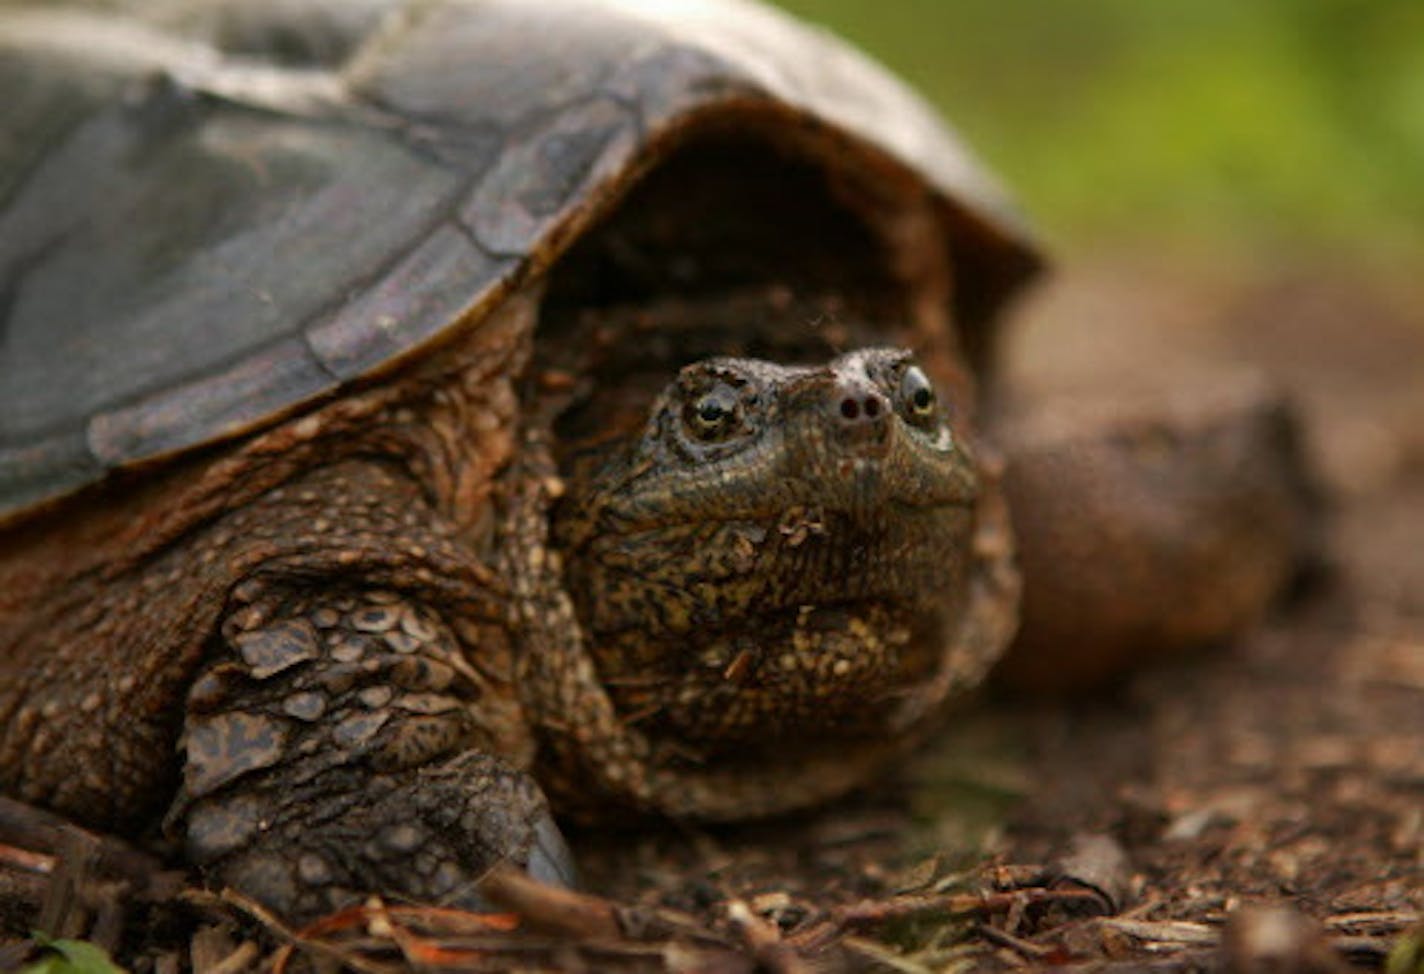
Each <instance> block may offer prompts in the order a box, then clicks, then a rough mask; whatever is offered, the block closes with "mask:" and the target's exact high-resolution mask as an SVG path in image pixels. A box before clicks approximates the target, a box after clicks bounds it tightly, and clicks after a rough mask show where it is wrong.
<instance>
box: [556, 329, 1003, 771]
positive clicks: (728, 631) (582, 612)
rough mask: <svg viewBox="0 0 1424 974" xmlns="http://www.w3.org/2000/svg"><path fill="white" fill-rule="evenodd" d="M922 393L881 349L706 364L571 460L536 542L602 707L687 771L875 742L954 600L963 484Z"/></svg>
mask: <svg viewBox="0 0 1424 974" xmlns="http://www.w3.org/2000/svg"><path fill="white" fill-rule="evenodd" d="M907 390H911V391H907ZM913 390H918V391H919V394H920V396H921V398H922V399H923V400H924V401H923V402H922V403H921V404H920V406H919V407H916V405H915V404H914V403H913V402H912V399H911V395H912V391H913ZM932 396H933V389H932V387H931V386H930V384H929V380H928V379H927V378H926V377H925V375H924V373H923V372H922V371H921V370H920V369H919V368H918V367H917V366H916V365H915V364H914V362H913V359H912V357H911V356H910V355H909V353H908V352H904V351H899V350H888V349H880V350H871V351H865V352H856V353H852V354H849V355H845V356H842V357H840V358H837V359H835V360H834V361H832V362H830V363H829V364H827V365H824V366H819V367H804V368H789V367H784V366H778V365H773V364H771V363H767V362H759V361H754V360H748V359H714V360H711V361H708V362H701V363H697V364H694V365H690V366H687V367H686V368H684V369H683V370H682V372H681V374H680V375H679V376H678V378H677V380H676V381H675V382H673V383H672V385H671V386H670V387H669V388H668V389H667V390H665V391H664V392H663V393H662V394H661V396H659V398H658V400H657V402H656V404H655V405H654V407H653V410H652V416H651V419H650V420H649V421H648V425H647V427H646V428H645V429H643V430H640V431H638V432H637V433H636V434H635V435H633V436H630V437H629V438H628V439H627V441H617V442H613V443H609V442H607V441H602V442H600V443H598V444H597V446H596V447H594V448H591V449H590V450H588V451H586V452H584V453H575V454H574V457H573V459H572V460H571V461H570V462H569V467H570V469H569V471H568V473H567V476H566V489H567V493H566V495H565V497H564V499H563V500H562V502H561V503H560V505H559V507H558V508H557V510H556V514H555V520H554V533H553V537H554V542H555V544H556V545H557V546H558V547H559V549H560V550H561V552H562V554H563V557H564V563H565V566H566V572H567V578H568V584H569V590H570V593H571V594H572V596H573V598H574V601H575V604H576V605H577V607H578V610H579V617H580V620H581V621H582V623H583V627H584V630H585V632H586V635H587V640H588V642H589V644H590V646H591V649H592V652H593V654H594V656H595V658H596V660H597V664H598V668H599V673H600V676H601V677H602V679H603V680H604V681H605V682H606V683H607V684H609V685H610V686H611V687H612V688H613V696H614V699H615V701H616V702H617V704H618V707H619V709H620V710H621V711H622V712H624V713H625V714H629V715H635V723H637V724H638V725H639V726H642V727H644V728H647V729H649V730H652V731H655V732H657V733H659V734H660V735H667V734H671V735H673V736H674V737H676V738H677V739H678V740H679V741H680V742H681V744H682V746H683V747H685V748H686V749H687V751H688V753H689V755H690V756H693V755H700V756H702V757H703V758H709V757H713V756H716V755H719V754H721V753H724V752H726V751H727V750H728V749H731V748H733V747H735V748H736V749H738V750H740V751H743V752H745V751H746V750H747V749H752V750H755V749H757V748H761V747H776V748H780V749H783V751H786V750H794V749H796V748H797V747H804V746H806V745H807V744H809V743H811V742H816V741H820V742H824V741H825V740H827V739H828V738H834V737H836V736H847V737H867V736H869V737H874V736H884V735H886V734H887V733H888V729H889V728H890V726H891V725H892V723H893V718H894V715H895V711H896V704H897V702H898V701H899V700H900V699H901V698H902V697H903V696H905V695H906V693H907V691H908V689H909V688H910V687H911V686H913V685H914V683H915V682H916V681H919V680H923V679H925V678H926V677H927V676H928V675H929V674H930V673H931V672H932V671H933V669H934V667H935V664H936V661H937V660H938V658H939V656H940V653H941V648H942V644H943V641H944V639H945V638H946V633H948V632H949V631H950V625H949V620H950V619H952V618H954V617H955V616H956V615H957V614H959V613H960V612H961V611H962V609H963V606H964V602H965V599H966V587H967V583H968V578H967V571H968V569H969V567H970V562H969V561H968V560H967V559H966V558H965V557H964V554H963V553H964V552H965V551H966V550H967V549H968V548H969V546H970V544H971V542H972V539H973V535H974V529H975V505H976V503H977V501H978V493H979V491H978V475H977V471H976V467H975V462H974V459H973V456H972V455H971V453H970V451H969V448H968V444H967V441H961V440H959V439H958V438H957V437H956V436H955V434H954V433H953V432H952V431H951V430H950V427H949V424H948V421H947V418H946V416H945V414H944V412H943V410H942V409H940V407H939V406H938V404H937V403H936V402H935V401H934V400H933V398H930V397H932ZM704 412H707V413H708V414H709V415H710V414H716V415H717V418H716V419H715V420H712V421H709V419H708V418H707V416H705V415H704Z"/></svg>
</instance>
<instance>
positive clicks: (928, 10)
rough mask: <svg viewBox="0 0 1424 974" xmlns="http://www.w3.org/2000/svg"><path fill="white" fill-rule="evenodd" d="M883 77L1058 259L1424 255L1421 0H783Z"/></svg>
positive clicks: (1423, 24) (1391, 257)
mask: <svg viewBox="0 0 1424 974" xmlns="http://www.w3.org/2000/svg"><path fill="white" fill-rule="evenodd" d="M781 6H783V7H785V8H786V9H788V10H791V11H792V12H794V13H797V14H799V15H801V16H802V17H804V18H806V19H809V20H812V21H817V22H820V23H822V24H825V25H827V26H829V27H831V28H833V29H834V30H835V31H837V32H838V33H840V34H841V35H843V36H845V37H847V38H849V39H850V40H852V41H854V42H855V43H857V44H858V45H860V46H861V47H863V48H864V49H866V50H868V51H870V52H871V53H872V54H874V55H876V56H877V57H879V58H880V59H881V60H882V61H884V62H885V63H887V64H889V65H890V66H891V67H892V68H893V69H894V70H896V71H897V72H899V73H900V74H901V75H902V76H903V77H905V78H906V79H908V80H909V81H910V82H911V83H912V84H913V85H915V86H916V87H917V88H918V89H919V90H920V91H921V92H923V93H924V94H926V95H927V96H928V97H929V98H930V99H931V100H933V101H934V102H936V103H937V104H938V105H939V106H940V108H941V109H942V110H943V111H944V112H945V114H946V115H947V116H948V117H949V118H950V119H951V120H952V122H953V123H954V124H955V125H956V126H957V127H958V128H959V129H960V131H961V132H962V133H963V134H964V136H965V137H966V138H967V139H968V141H969V142H970V144H971V145H972V146H973V147H974V148H975V149H976V150H977V151H978V153H979V154H980V155H981V156H982V157H983V158H984V159H985V160H986V161H987V162H988V163H989V164H990V165H991V166H992V167H993V168H994V169H995V170H997V171H998V172H999V174H1000V175H1001V176H1002V177H1003V178H1004V180H1005V181H1006V182H1007V183H1008V184H1009V186H1010V188H1011V189H1012V190H1013V191H1014V193H1015V194H1016V195H1017V196H1018V198H1019V199H1020V201H1021V202H1022V204H1023V206H1024V208H1025V209H1026V210H1027V211H1028V213H1029V214H1030V216H1031V217H1032V219H1033V220H1034V222H1035V223H1036V224H1037V225H1038V226H1039V227H1040V228H1041V229H1042V231H1043V232H1044V235H1045V236H1046V237H1047V238H1048V239H1049V241H1050V244H1051V245H1052V246H1053V247H1054V249H1057V250H1062V249H1063V248H1065V247H1067V248H1069V249H1074V248H1078V247H1083V246H1087V245H1090V244H1105V245H1122V244H1124V243H1127V244H1130V243H1131V242H1132V241H1134V240H1140V239H1143V238H1151V239H1152V240H1153V241H1155V242H1156V243H1157V245H1158V246H1162V245H1167V244H1171V245H1174V246H1180V247H1185V248H1190V249H1193V250H1198V251H1209V252H1213V253H1214V252H1218V251H1223V252H1224V253H1220V254H1217V256H1228V255H1229V254H1232V253H1254V254H1257V255H1259V254H1262V253H1263V252H1266V253H1277V254H1278V255H1280V256H1283V257H1284V256H1287V255H1291V254H1293V255H1295V256H1307V255H1310V256H1314V257H1319V256H1321V255H1322V254H1332V253H1333V254H1336V255H1339V256H1345V255H1348V256H1349V257H1350V258H1351V259H1358V260H1361V261H1366V262H1374V261H1376V260H1385V261H1387V262H1388V263H1391V264H1395V263H1396V262H1397V261H1399V260H1401V259H1402V260H1405V261H1412V260H1418V259H1420V258H1421V257H1424V0H1073V2H1063V0H879V2H870V0H781Z"/></svg>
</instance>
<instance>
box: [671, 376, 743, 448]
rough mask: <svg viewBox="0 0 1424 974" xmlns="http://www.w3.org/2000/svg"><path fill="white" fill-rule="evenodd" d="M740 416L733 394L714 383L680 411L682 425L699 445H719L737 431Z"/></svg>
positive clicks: (727, 387)
mask: <svg viewBox="0 0 1424 974" xmlns="http://www.w3.org/2000/svg"><path fill="white" fill-rule="evenodd" d="M741 412H742V410H741V397H740V396H738V395H737V392H736V390H735V389H733V388H731V387H730V386H728V385H726V384H725V383H718V384H717V385H715V386H713V387H712V388H711V389H709V390H707V391H706V392H704V393H702V394H701V395H699V396H695V397H693V398H692V399H690V400H688V402H687V404H686V405H685V406H683V409H682V423H683V425H684V426H685V427H686V428H687V432H688V434H689V435H690V436H691V437H692V438H693V439H694V440H697V441H698V442H699V443H719V442H721V441H723V440H725V439H727V438H729V437H730V436H732V435H733V434H734V433H736V432H737V431H738V430H739V429H741V427H742V415H741Z"/></svg>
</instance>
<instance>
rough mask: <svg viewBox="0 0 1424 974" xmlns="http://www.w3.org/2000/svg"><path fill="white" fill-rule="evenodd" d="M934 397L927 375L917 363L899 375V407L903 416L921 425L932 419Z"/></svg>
mask: <svg viewBox="0 0 1424 974" xmlns="http://www.w3.org/2000/svg"><path fill="white" fill-rule="evenodd" d="M935 405H936V397H935V391H934V386H933V385H931V384H930V379H929V376H927V375H925V373H924V371H923V370H921V369H920V367H919V366H918V365H912V366H910V367H909V368H908V369H906V370H905V371H904V374H902V375H901V376H900V408H901V409H903V410H904V413H905V417H906V418H907V419H909V420H910V422H912V423H915V424H916V425H920V426H923V425H925V424H926V423H928V422H929V421H930V420H932V419H934V415H935Z"/></svg>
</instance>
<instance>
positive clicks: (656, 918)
mask: <svg viewBox="0 0 1424 974" xmlns="http://www.w3.org/2000/svg"><path fill="white" fill-rule="evenodd" d="M1015 317H1016V320H1017V324H1016V327H1015V330H1014V338H1013V342H1012V344H1011V346H1010V348H1009V350H1008V351H1009V354H1008V357H1007V359H1006V366H1007V374H1008V377H1009V380H1010V385H1011V386H1012V387H1014V388H1017V389H1020V390H1028V391H1031V392H1034V393H1042V392H1046V391H1053V392H1056V393H1062V392H1065V391H1071V390H1072V389H1073V388H1075V387H1082V386H1084V385H1086V384H1104V383H1114V382H1117V381H1119V380H1120V379H1121V380H1122V381H1127V379H1131V380H1132V381H1134V382H1136V383H1138V384H1141V383H1143V382H1146V383H1147V384H1152V383H1154V382H1157V381H1159V377H1160V381H1162V382H1164V383H1165V382H1174V383H1175V382H1177V381H1178V380H1179V379H1180V378H1181V377H1182V376H1183V375H1195V374H1198V373H1206V374H1210V373H1214V372H1216V371H1219V370H1220V369H1222V368H1224V367H1228V366H1229V367H1230V368H1233V369H1235V368H1241V367H1256V368H1261V369H1264V370H1266V371H1267V372H1268V373H1269V374H1271V375H1272V376H1274V377H1276V378H1277V379H1278V380H1279V381H1280V382H1281V383H1283V384H1284V386H1285V387H1286V388H1287V389H1289V390H1290V392H1291V393H1292V395H1294V396H1295V397H1296V398H1297V400H1298V401H1299V403H1300V405H1301V408H1302V410H1303V411H1304V414H1305V417H1306V420H1307V425H1308V428H1309V430H1310V442H1311V445H1312V453H1313V456H1314V458H1315V461H1316V464H1317V466H1318V469H1319V471H1320V474H1321V476H1322V478H1323V479H1324V481H1325V483H1326V484H1327V486H1328V488H1329V492H1330V495H1331V497H1332V511H1331V518H1330V522H1329V525H1328V538H1329V543H1328V549H1327V550H1328V552H1329V556H1328V561H1329V565H1328V570H1327V571H1326V572H1325V573H1324V576H1323V577H1322V578H1320V579H1317V580H1316V581H1315V582H1314V583H1313V584H1312V585H1311V586H1309V587H1308V588H1307V590H1306V591H1304V592H1302V593H1301V594H1300V596H1299V597H1298V598H1297V599H1296V600H1295V601H1294V602H1293V603H1292V604H1291V605H1289V606H1287V607H1285V608H1284V609H1283V611H1282V612H1281V613H1280V614H1278V615H1277V616H1275V617H1274V618H1272V619H1271V620H1270V621H1269V622H1267V623H1266V624H1264V625H1263V626H1262V627H1261V628H1259V629H1258V630H1257V631H1255V632H1253V633H1251V634H1250V635H1249V636H1248V637H1247V638H1245V639H1243V640H1241V641H1240V642H1238V643H1236V644H1235V645H1233V646H1231V647H1223V648H1221V649H1218V650H1216V651H1213V652H1211V653H1209V654H1207V655H1205V656H1201V657H1197V658H1193V659H1189V660H1179V661H1174V662H1171V663H1168V664H1165V665H1161V666H1158V667H1155V668H1151V669H1149V670H1147V671H1145V672H1142V673H1140V674H1138V675H1136V676H1134V677H1132V678H1131V679H1129V680H1128V681H1127V682H1125V683H1124V684H1123V685H1121V686H1118V687H1115V688H1113V689H1112V690H1109V691H1106V692H1103V693H1100V694H1096V695H1094V696H1092V697H1084V698H1077V699H1072V700H1068V701H1049V702H1031V701H1025V700H1022V699H1016V698H1014V697H1012V696H1008V695H1004V694H989V695H987V696H986V698H985V699H984V700H983V701H982V702H981V703H980V704H979V705H978V706H977V707H976V708H975V709H973V710H972V711H970V712H967V713H965V714H964V715H962V717H960V718H959V719H957V720H955V721H954V722H953V723H952V725H951V727H950V729H949V730H948V731H947V732H946V733H945V735H944V736H943V737H942V738H941V739H940V740H939V741H937V742H936V743H935V744H934V746H932V747H930V748H927V749H926V750H925V751H924V753H922V754H919V755H916V756H915V758H914V760H913V761H912V762H911V763H910V765H909V766H908V767H907V768H905V769H902V770H900V771H899V772H897V773H895V774H893V775H891V776H890V778H889V780H887V781H886V782H885V783H883V784H881V785H879V786H877V787H876V788H875V789H874V790H873V791H872V792H871V793H869V794H865V795H862V796H858V797H856V798H854V799H852V800H850V801H847V802H844V803H842V804H840V805H838V806H836V807H833V808H830V809H827V810H823V811H821V812H818V813H816V814H814V815H810V816H805V817H801V818H797V819H795V820H792V821H787V822H775V823H768V824H762V825H758V826H755V827H748V828H741V829H733V830H723V831H677V832H670V831H652V830H643V831H642V832H636V831H630V832H629V833H627V834H622V835H610V834H609V833H607V832H600V833H597V834H580V835H575V836H574V837H573V839H574V843H575V845H576V847H577V849H578V853H579V855H580V858H581V860H582V862H583V864H584V868H585V877H584V878H585V883H586V887H587V889H588V890H589V891H590V892H591V894H593V895H590V896H587V897H582V898H577V899H574V900H570V901H568V902H565V901H555V900H551V899H549V898H548V897H547V896H543V894H540V893H538V892H537V891H536V893H534V894H528V895H525V896H524V898H523V899H521V898H520V895H519V891H518V890H517V889H516V890H514V892H513V893H512V894H510V893H509V891H508V890H506V891H505V892H506V894H507V895H505V897H504V899H505V901H506V902H508V903H512V904H515V905H519V904H523V906H524V907H526V908H527V909H526V910H525V912H526V920H525V921H524V923H525V924H526V925H525V927H524V928H523V929H524V930H525V931H531V930H532V931H535V933H536V935H535V936H532V938H531V937H529V936H526V937H524V939H522V940H520V939H519V938H518V937H516V936H515V934H512V933H509V931H508V925H509V924H513V923H515V922H516V921H513V920H501V919H495V920H492V921H491V923H492V924H493V925H492V926H483V927H481V926H478V925H476V926H472V925H471V922H472V921H469V920H467V919H458V918H450V917H441V916H437V915H435V914H433V913H429V914H425V915H420V916H411V915H405V914H401V915H399V916H397V915H395V914H393V913H389V912H386V911H384V910H383V908H381V907H379V906H375V907H372V908H370V909H368V910H365V911H358V912H357V913H354V914H352V915H351V916H348V917H346V918H344V920H340V921H336V922H333V923H331V924H328V925H327V927H326V928H325V929H322V930H315V931H312V930H309V931H306V932H305V933H300V934H299V933H297V932H293V931H287V930H284V929H283V928H281V927H280V926H279V925H277V924H275V922H274V921H272V920H271V919H270V918H264V917H262V916H261V915H260V913H259V912H258V911H255V910H254V909H252V908H251V906H250V905H249V904H242V903H235V902H232V901H228V902H226V903H224V902H219V901H218V900H216V899H215V898H213V897H211V896H209V897H207V898H201V897H199V898H196V899H195V898H194V897H193V896H192V895H191V894H189V895H188V896H187V899H186V900H183V902H182V904H181V906H179V907H175V908H174V909H176V910H177V918H176V919H175V918H174V917H173V916H172V915H169V914H165V913H164V912H163V910H162V909H150V910H149V911H148V912H144V911H143V910H138V911H137V912H135V911H132V910H131V911H130V912H129V914H128V915H127V916H126V917H125V920H124V922H126V923H128V924H129V930H128V933H127V934H126V935H125V940H124V943H125V945H126V946H125V948H124V950H123V951H122V955H123V956H125V957H126V958H127V960H128V961H129V962H130V963H132V964H133V965H134V966H135V967H136V968H140V969H158V970H176V969H177V965H179V964H181V963H183V962H185V961H186V959H187V958H188V957H190V956H191V957H192V958H193V959H194V960H195V962H197V963H198V965H199V966H200V967H206V969H209V970H223V971H226V972H228V974H234V972H240V971H244V970H271V969H273V968H272V965H273V964H274V963H276V962H277V961H280V960H281V959H282V955H281V953H280V952H278V953H275V954H274V953H273V951H274V950H277V949H278V948H279V947H280V945H281V944H282V943H284V942H288V943H290V942H297V943H299V944H301V945H303V946H301V947H299V949H297V950H296V951H295V952H294V953H293V954H292V956H291V957H290V958H288V960H287V961H285V962H284V963H287V964H288V966H287V968H286V969H289V970H300V969H316V970H328V969H334V968H335V967H336V966H338V961H339V960H341V961H344V962H345V963H348V964H351V965H353V966H354V967H355V968H356V969H360V970H368V971H375V970H379V971H395V970H406V969H423V970H502V969H511V968H520V969H558V970H575V969H582V970H639V969H641V970H724V971H750V970H755V969H760V970H769V971H803V970H860V969H865V970H885V971H910V972H921V971H961V970H973V969H989V970H992V969H999V970H1002V969H1012V968H1021V967H1027V968H1039V967H1045V966H1050V965H1052V966H1065V965H1067V966H1073V965H1083V964H1086V965H1094V966H1097V967H1105V968H1106V969H1115V970H1163V971H1166V970H1199V969H1221V968H1222V967H1226V968H1230V969H1235V970H1262V971H1265V970H1292V969H1305V970H1318V971H1327V970H1335V969H1339V966H1340V965H1341V964H1344V963H1351V964H1354V965H1357V966H1361V967H1364V968H1379V967H1381V966H1382V965H1383V964H1384V961H1385V956H1386V953H1387V951H1388V950H1389V948H1390V945H1391V944H1392V943H1394V942H1395V941H1396V939H1397V938H1398V937H1399V936H1400V935H1401V934H1403V933H1404V932H1405V931H1407V930H1409V929H1410V928H1411V927H1412V926H1413V925H1415V924H1417V923H1418V922H1419V917H1420V915H1421V913H1424V283H1421V282H1419V281H1414V280H1408V279H1403V278H1402V277H1401V276H1398V275H1395V276H1390V275H1384V274H1375V273H1372V272H1368V271H1364V270H1354V269H1350V270H1348V271H1347V270H1346V269H1344V268H1342V267H1340V266H1338V264H1335V263H1332V262H1326V261H1305V262H1300V261H1293V262H1289V263H1282V264H1280V265H1277V266H1272V265H1269V264H1264V263H1261V264H1257V265H1254V266H1249V267H1241V266H1239V265H1238V264H1235V263H1233V264H1232V266H1231V268H1230V269H1229V270H1228V269H1221V268H1217V267H1214V266H1212V265H1210V264H1201V263H1200V262H1198V263H1188V264H1176V263H1171V262H1168V261H1166V260H1157V261H1148V260H1144V259H1142V258H1140V257H1137V256H1125V255H1124V254H1123V253H1113V254H1104V255H1101V256H1098V257H1089V258H1087V259H1084V260H1083V261H1081V262H1079V263H1078V264H1076V265H1073V266H1070V267H1067V268H1063V269H1061V271H1060V273H1059V275H1058V276H1057V279H1056V280H1055V282H1054V283H1052V284H1051V285H1049V286H1046V287H1043V288H1041V289H1040V290H1039V291H1038V292H1037V293H1036V294H1035V295H1033V296H1032V297H1031V298H1030V299H1029V300H1028V301H1027V302H1025V304H1024V305H1023V306H1022V307H1021V308H1020V309H1019V310H1018V313H1017V314H1016V316H1015ZM1122 377H1126V378H1122ZM526 894H527V891H526ZM531 896H532V898H531ZM541 897H542V898H541ZM180 899H181V897H180ZM1260 904H1286V905H1288V906H1289V907H1290V909H1291V911H1292V912H1290V913H1271V914H1267V913H1261V912H1259V911H1258V912H1252V911H1251V910H1250V909H1249V907H1251V906H1252V905H1260ZM92 912H93V911H92V910H91V913H92ZM98 913H99V914H101V915H102V913H103V911H102V910H99V911H98ZM1302 916H1303V917H1306V918H1310V919H1309V921H1307V920H1305V919H1302ZM101 918H102V917H101ZM195 922H196V925H197V926H199V927H200V928H201V932H200V935H199V936H200V938H206V939H205V940H204V943H203V945H202V946H201V947H199V946H198V944H197V941H193V946H192V951H193V952H192V953H191V954H190V953H189V949H188V948H189V944H188V942H187V937H188V933H187V931H188V930H191V929H192V926H193V925H194V923H195ZM135 924H139V925H141V926H142V929H141V930H138V931H137V932H136V931H135ZM500 924H505V926H501V925H500ZM1224 929H1225V930H1226V931H1227V933H1226V942H1227V946H1226V947H1225V948H1222V947H1220V946H1219V944H1220V942H1221V939H1222V931H1223V930H1224ZM1281 931H1285V932H1284V933H1282V932H1281ZM144 938H147V940H146V946H138V949H137V951H135V949H134V948H135V946H136V945H139V944H144V943H145V939H144ZM244 951H245V953H244ZM333 951H335V953H333ZM11 956H14V955H11ZM1273 958H1274V959H1273ZM1282 958H1284V959H1282ZM223 965H226V966H223ZM3 966H4V964H3V963H0V967H3Z"/></svg>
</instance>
